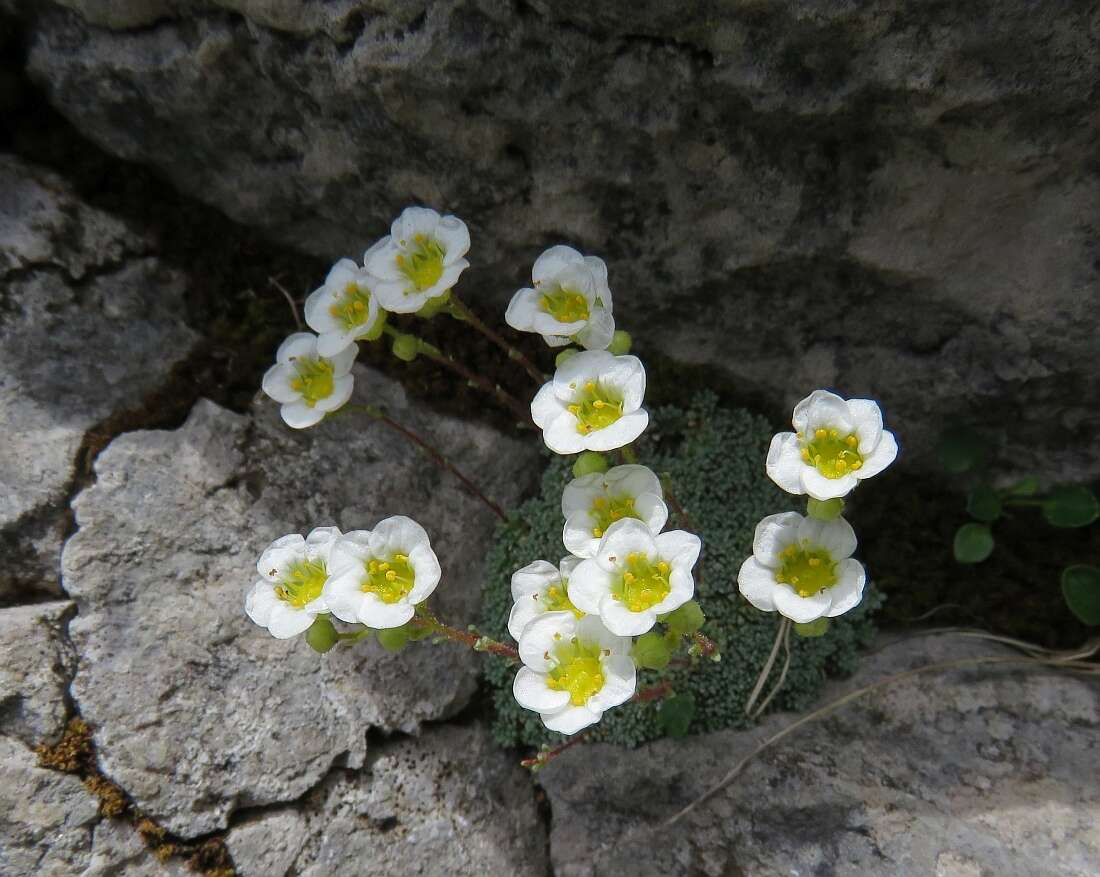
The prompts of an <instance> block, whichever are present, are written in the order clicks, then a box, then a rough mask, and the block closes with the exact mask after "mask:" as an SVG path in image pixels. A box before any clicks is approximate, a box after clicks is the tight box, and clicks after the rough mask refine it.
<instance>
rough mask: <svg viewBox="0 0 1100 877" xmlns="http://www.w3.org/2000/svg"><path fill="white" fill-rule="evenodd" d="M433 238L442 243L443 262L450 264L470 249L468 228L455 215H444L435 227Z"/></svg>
mask: <svg viewBox="0 0 1100 877" xmlns="http://www.w3.org/2000/svg"><path fill="white" fill-rule="evenodd" d="M435 239H436V240H437V241H439V242H440V243H441V244H442V245H443V252H444V256H443V264H444V265H450V264H452V263H454V262H456V261H457V260H459V259H461V258H462V257H463V256H465V255H466V254H467V253H468V252H469V251H470V230H469V229H468V228H467V227H466V223H465V222H463V221H462V220H461V219H459V218H458V217H457V216H444V217H441V218H440V220H439V224H438V225H436V227H435Z"/></svg>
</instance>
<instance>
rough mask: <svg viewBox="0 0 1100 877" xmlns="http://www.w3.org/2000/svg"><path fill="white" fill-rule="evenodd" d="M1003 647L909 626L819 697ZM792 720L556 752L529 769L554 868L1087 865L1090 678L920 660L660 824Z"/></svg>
mask: <svg viewBox="0 0 1100 877" xmlns="http://www.w3.org/2000/svg"><path fill="white" fill-rule="evenodd" d="M1007 654H1011V653H1009V652H1007V651H1004V650H1003V649H1002V648H1001V647H999V646H994V645H992V644H982V643H978V642H976V641H965V640H960V639H953V640H948V639H946V638H918V639H914V640H912V641H910V642H907V643H902V644H895V645H891V646H889V647H888V648H886V649H885V650H884V651H882V652H880V653H878V654H875V655H874V656H872V657H869V658H868V659H866V660H865V661H864V663H863V665H862V666H861V668H860V670H859V672H858V673H857V674H856V675H855V676H854V677H853V678H852V679H851V680H848V681H847V682H844V683H842V684H833V685H831V686H830V687H829V689H828V690H827V692H826V694H825V696H824V697H823V701H822V702H823V703H824V702H827V701H829V700H831V699H833V698H834V697H836V696H839V695H840V694H842V693H844V692H846V691H850V690H853V689H855V688H858V687H860V686H862V685H866V684H869V683H871V682H875V681H877V680H879V679H882V678H884V677H886V676H888V675H890V674H892V673H897V672H901V671H904V670H908V669H911V668H913V667H917V666H921V665H924V664H928V663H933V662H937V661H949V660H955V659H958V658H964V657H972V656H977V655H1007ZM795 718H796V717H795V716H790V715H782V714H780V715H775V716H772V717H770V718H769V719H768V720H767V721H765V722H764V723H762V724H761V726H760V727H759V728H758V729H756V730H755V731H751V732H722V733H717V734H710V735H707V736H703V737H692V738H688V739H686V740H677V741H662V742H660V743H657V744H653V745H649V746H646V747H645V748H643V749H641V750H640V751H638V752H637V753H632V754H631V756H630V757H629V758H627V757H625V755H624V753H622V752H620V751H618V750H615V749H612V748H610V747H607V746H604V745H598V746H596V745H593V746H581V747H576V748H574V749H571V750H569V751H568V752H566V753H565V754H564V755H562V756H561V757H560V758H558V759H557V760H556V761H555V762H553V763H552V764H551V765H550V766H549V767H548V768H547V769H546V770H545V771H544V772H542V773H541V774H540V775H539V776H540V782H541V783H542V785H543V786H544V788H545V789H546V791H547V793H548V794H549V796H550V802H551V806H552V809H553V813H554V822H553V833H552V835H551V839H550V842H551V854H552V858H553V865H554V873H555V874H556V875H558V877H590V875H591V877H594V875H612V874H624V873H629V874H635V875H639V877H648V875H654V877H656V875H664V874H692V875H700V877H703V875H713V877H718V875H728V874H739V875H745V877H757V875H759V877H764V875H773V874H830V875H838V877H839V875H882V877H888V875H889V877H894V875H913V877H917V875H922V877H923V875H933V874H934V875H937V877H972V875H973V877H987V875H997V877H1035V875H1055V874H1057V875H1059V877H1091V875H1095V874H1096V863H1097V862H1098V861H1100V789H1098V788H1097V785H1096V764H1097V759H1098V758H1100V685H1098V684H1097V682H1096V681H1095V680H1086V679H1082V678H1078V677H1072V676H1069V675H1065V674H1061V675H1059V674H1054V673H1047V672H1045V671H1033V670H1023V669H1021V667H1020V666H1019V665H1013V666H1011V667H1000V668H996V667H992V666H990V667H984V668H970V669H965V670H956V671H952V672H948V673H929V674H927V675H920V676H916V677H912V678H910V679H908V680H905V681H903V682H899V683H897V684H895V685H893V686H891V687H888V688H886V689H884V690H881V691H878V692H875V693H873V694H870V695H868V696H866V697H864V698H863V699H861V700H858V701H856V702H855V703H853V704H851V705H849V706H846V707H844V708H843V709H842V710H841V711H839V712H837V713H835V714H833V715H831V716H829V717H827V718H825V719H824V720H820V721H815V722H813V723H811V724H809V725H808V726H806V727H804V728H802V729H800V730H799V731H796V732H795V733H794V735H792V736H791V737H788V738H787V739H785V740H783V741H781V742H780V743H778V744H777V745H775V746H773V747H772V748H770V749H768V750H766V751H765V752H764V753H763V755H761V756H759V757H758V758H757V759H755V760H754V761H752V762H750V764H749V766H748V767H747V769H746V770H745V771H744V772H743V773H742V774H741V775H740V777H738V778H737V779H736V780H734V781H733V782H732V783H730V784H729V786H728V787H727V788H726V789H725V790H724V791H723V792H721V793H719V794H718V795H717V796H716V797H715V798H714V799H712V800H711V801H709V802H708V803H705V804H703V805H701V806H700V807H699V808H697V809H696V810H694V811H693V812H692V813H690V814H689V815H688V816H686V817H685V818H684V819H683V820H681V821H680V822H679V823H677V824H675V825H673V826H672V827H669V828H665V829H662V828H660V827H659V826H660V825H661V823H663V822H664V821H665V820H667V819H669V818H670V817H672V816H673V814H675V813H677V812H678V811H679V810H680V809H681V808H682V807H684V806H686V805H687V804H688V803H690V802H691V801H693V800H695V799H696V798H697V797H698V796H699V795H701V794H702V793H704V792H705V791H707V790H708V789H709V788H710V787H711V786H712V785H713V784H714V783H715V782H716V781H717V780H718V778H720V777H721V776H723V775H724V774H725V773H726V771H727V770H729V768H730V767H732V766H733V764H734V763H735V762H737V761H738V760H739V759H740V758H742V757H743V756H745V755H747V754H748V753H749V752H750V751H751V750H752V749H753V748H755V746H756V745H757V744H759V743H760V742H761V741H762V740H764V739H765V738H766V737H768V736H770V735H771V734H773V733H775V732H776V731H778V730H779V729H781V728H783V727H784V726H786V725H787V724H788V723H790V722H791V721H793V720H794V719H795Z"/></svg>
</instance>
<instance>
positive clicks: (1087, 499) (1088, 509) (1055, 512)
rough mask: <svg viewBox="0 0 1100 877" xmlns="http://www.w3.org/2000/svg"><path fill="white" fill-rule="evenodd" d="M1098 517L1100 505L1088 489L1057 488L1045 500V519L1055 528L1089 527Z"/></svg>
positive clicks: (1078, 487)
mask: <svg viewBox="0 0 1100 877" xmlns="http://www.w3.org/2000/svg"><path fill="white" fill-rule="evenodd" d="M1098 515H1100V503H1098V502H1097V501H1096V494H1095V493H1093V492H1092V491H1091V490H1089V489H1088V488H1087V487H1080V486H1071V487H1056V488H1054V490H1052V491H1051V492H1050V495H1049V496H1048V497H1047V498H1046V499H1045V500H1043V517H1045V518H1046V519H1047V521H1048V522H1049V523H1051V524H1053V525H1054V526H1055V527H1087V526H1088V525H1089V524H1091V523H1092V522H1093V521H1095V520H1096V518H1097V516H1098Z"/></svg>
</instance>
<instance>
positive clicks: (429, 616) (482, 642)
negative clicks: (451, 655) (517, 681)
mask: <svg viewBox="0 0 1100 877" xmlns="http://www.w3.org/2000/svg"><path fill="white" fill-rule="evenodd" d="M409 623H410V624H415V625H416V626H417V627H421V628H424V629H426V630H430V631H431V632H432V633H436V634H439V635H440V636H442V637H444V638H445V639H449V640H451V641H452V642H456V643H461V644H462V645H464V646H467V647H468V648H471V649H473V650H474V651H475V652H488V653H489V654H491V655H497V656H498V657H501V658H508V659H509V660H512V661H518V660H519V652H518V651H517V650H516V649H515V648H513V647H512V646H510V645H507V644H506V643H502V642H499V641H497V640H495V639H491V638H490V637H487V636H482V635H481V634H480V633H478V632H477V631H474V630H459V629H458V628H457V627H451V626H450V625H449V624H444V623H443V622H442V621H440V620H439V619H438V618H436V617H435V615H434V614H433V613H432V611H431V610H430V609H427V608H425V609H422V610H420V613H419V614H417V615H414V616H413V619H412V621H411V622H409Z"/></svg>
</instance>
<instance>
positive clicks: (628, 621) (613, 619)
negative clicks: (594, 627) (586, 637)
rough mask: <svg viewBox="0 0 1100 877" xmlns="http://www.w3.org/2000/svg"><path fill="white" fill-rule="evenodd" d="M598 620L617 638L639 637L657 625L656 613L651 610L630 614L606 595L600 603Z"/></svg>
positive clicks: (616, 601)
mask: <svg viewBox="0 0 1100 877" xmlns="http://www.w3.org/2000/svg"><path fill="white" fill-rule="evenodd" d="M600 620H601V621H603V623H604V625H605V626H606V627H607V629H608V630H610V631H611V632H612V633H613V634H616V635H617V636H641V635H642V634H643V633H645V632H646V631H647V630H649V629H650V628H651V627H653V625H654V624H656V623H657V613H656V612H654V611H653V610H651V609H646V610H645V611H643V612H631V611H630V610H629V609H627V608H626V607H625V606H623V604H622V603H620V602H619V601H618V600H616V599H615V598H614V597H612V596H611V595H610V594H608V595H607V596H606V597H604V598H603V599H602V600H601V601H600Z"/></svg>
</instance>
